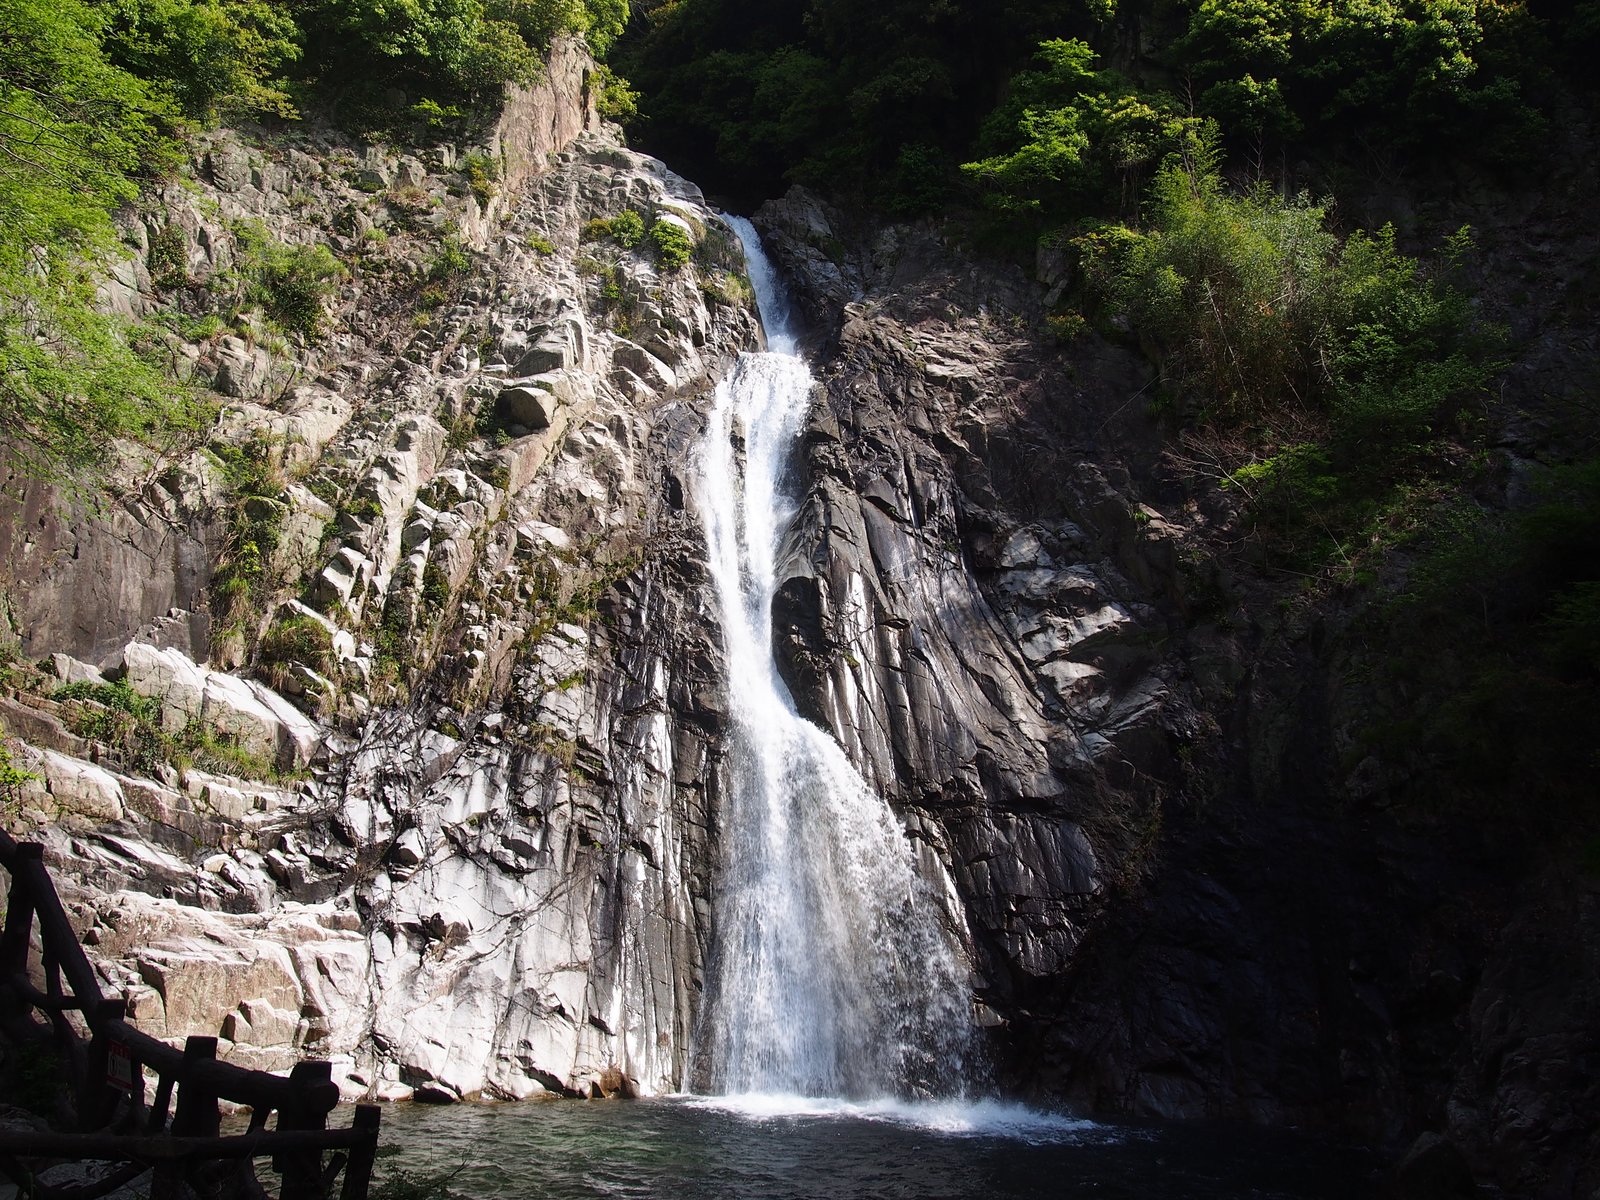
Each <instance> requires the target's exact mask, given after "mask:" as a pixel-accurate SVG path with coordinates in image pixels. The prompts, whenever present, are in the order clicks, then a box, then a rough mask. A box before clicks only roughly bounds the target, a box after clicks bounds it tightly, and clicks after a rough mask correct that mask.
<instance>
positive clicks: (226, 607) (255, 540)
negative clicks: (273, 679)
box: [210, 438, 284, 631]
mask: <svg viewBox="0 0 1600 1200" xmlns="http://www.w3.org/2000/svg"><path fill="white" fill-rule="evenodd" d="M211 453H212V454H213V455H214V456H215V457H216V458H217V460H218V461H219V462H220V463H221V465H222V468H223V473H224V475H225V477H226V479H227V481H228V484H229V487H230V488H231V489H232V490H233V493H234V496H233V502H232V504H231V505H230V506H229V509H228V529H227V536H226V538H225V540H224V542H223V548H222V553H221V555H220V556H219V559H218V563H217V567H216V571H215V573H214V574H213V575H212V577H211V593H210V597H211V614H212V620H213V622H214V624H215V626H216V627H217V628H218V629H219V630H223V631H225V630H227V629H230V628H234V627H237V626H238V625H239V624H240V623H242V621H243V619H244V617H245V615H246V614H247V613H248V612H249V611H250V608H251V606H252V604H253V603H254V602H255V601H256V600H257V599H258V598H259V596H260V594H261V593H262V592H263V591H264V590H265V588H266V585H267V583H268V580H269V574H270V567H271V562H272V556H273V554H275V553H276V551H277V549H278V542H279V540H280V538H281V537H282V533H283V518H284V505H283V502H282V501H281V499H280V496H281V494H282V491H283V481H282V479H281V478H280V477H279V475H278V473H277V470H276V468H275V467H274V466H273V457H274V456H273V453H272V447H271V445H270V444H269V443H267V442H266V441H265V440H264V439H260V438H258V439H256V440H254V441H252V442H250V443H248V444H246V445H242V446H238V445H232V444H228V443H218V444H215V445H213V446H212V447H211Z"/></svg>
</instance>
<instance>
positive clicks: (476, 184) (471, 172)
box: [461, 154, 500, 204]
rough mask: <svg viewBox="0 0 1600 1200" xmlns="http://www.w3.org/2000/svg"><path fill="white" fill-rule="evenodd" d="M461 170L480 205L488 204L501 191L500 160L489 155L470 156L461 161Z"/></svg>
mask: <svg viewBox="0 0 1600 1200" xmlns="http://www.w3.org/2000/svg"><path fill="white" fill-rule="evenodd" d="M461 170H462V173H463V174H465V175H466V177H467V186H468V187H469V188H471V189H472V194H473V195H474V196H476V197H477V199H478V203H479V204H487V203H489V201H490V200H493V199H494V197H495V193H496V192H498V191H499V190H500V185H499V180H500V160H499V159H497V158H494V157H493V156H491V155H488V154H469V155H467V156H466V157H465V158H463V159H462V160H461Z"/></svg>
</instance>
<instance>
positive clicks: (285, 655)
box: [256, 614, 334, 688]
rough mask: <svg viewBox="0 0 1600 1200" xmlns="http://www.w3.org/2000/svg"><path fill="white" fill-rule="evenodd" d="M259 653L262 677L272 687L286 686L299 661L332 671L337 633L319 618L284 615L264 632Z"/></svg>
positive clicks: (316, 669)
mask: <svg viewBox="0 0 1600 1200" xmlns="http://www.w3.org/2000/svg"><path fill="white" fill-rule="evenodd" d="M256 654H257V658H258V661H259V663H260V672H261V675H262V678H264V679H265V680H266V681H267V683H269V684H270V685H271V686H273V687H275V688H282V687H283V685H284V683H285V682H286V681H287V679H288V678H289V671H290V668H291V667H293V666H294V665H295V664H297V663H298V664H299V665H301V666H304V667H308V668H310V669H311V670H313V671H315V672H317V674H319V675H328V674H330V673H331V671H332V669H333V666H334V656H333V634H332V633H331V632H330V631H329V629H328V627H327V626H326V625H324V624H323V623H322V622H321V621H319V620H317V618H315V617H311V616H306V615H304V614H297V615H295V616H289V617H282V618H280V619H279V620H277V621H275V622H273V624H272V626H271V627H270V628H269V629H268V630H267V632H266V633H265V634H263V635H262V637H261V643H260V645H259V646H258V647H257V650H256Z"/></svg>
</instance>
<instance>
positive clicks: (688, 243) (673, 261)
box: [650, 218, 694, 271]
mask: <svg viewBox="0 0 1600 1200" xmlns="http://www.w3.org/2000/svg"><path fill="white" fill-rule="evenodd" d="M650 244H651V245H652V246H654V247H655V252H656V262H658V263H660V264H661V266H662V268H663V269H664V270H668V271H681V270H682V269H683V268H684V267H686V266H688V265H689V258H690V256H691V255H692V254H693V253H694V239H693V238H691V237H690V236H689V234H688V232H687V231H686V230H685V229H684V228H683V226H682V225H679V224H678V223H677V222H676V221H668V220H666V219H665V218H663V219H661V220H658V221H656V222H655V224H653V225H651V226H650Z"/></svg>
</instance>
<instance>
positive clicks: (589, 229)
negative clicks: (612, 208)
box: [583, 208, 644, 250]
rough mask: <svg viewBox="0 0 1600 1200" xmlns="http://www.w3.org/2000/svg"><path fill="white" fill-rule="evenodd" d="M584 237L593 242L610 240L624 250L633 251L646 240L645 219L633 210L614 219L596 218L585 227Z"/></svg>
mask: <svg viewBox="0 0 1600 1200" xmlns="http://www.w3.org/2000/svg"><path fill="white" fill-rule="evenodd" d="M583 237H584V240H585V241H591V242H597V241H599V240H600V239H602V238H610V239H611V240H612V241H614V242H616V243H617V245H619V246H621V247H622V248H623V249H624V250H632V249H633V248H634V247H635V246H637V245H638V244H639V243H640V242H641V241H643V240H644V217H642V216H641V215H640V214H639V213H637V212H635V211H634V210H633V209H631V208H630V209H624V210H623V211H622V212H620V213H618V214H617V215H616V216H614V217H610V218H605V217H596V218H595V219H594V220H592V221H590V222H588V223H587V224H585V225H584V227H583Z"/></svg>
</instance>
